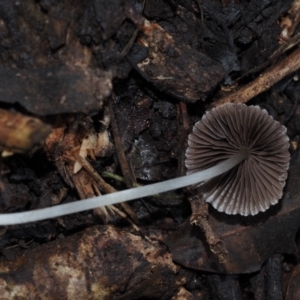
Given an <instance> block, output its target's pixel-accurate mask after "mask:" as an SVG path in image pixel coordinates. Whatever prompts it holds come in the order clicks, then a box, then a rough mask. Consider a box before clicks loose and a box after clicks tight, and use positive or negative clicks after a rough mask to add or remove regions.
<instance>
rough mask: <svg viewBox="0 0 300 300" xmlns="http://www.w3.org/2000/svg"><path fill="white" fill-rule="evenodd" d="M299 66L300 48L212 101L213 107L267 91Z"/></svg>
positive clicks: (241, 100) (246, 98)
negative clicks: (229, 92) (248, 81)
mask: <svg viewBox="0 0 300 300" xmlns="http://www.w3.org/2000/svg"><path fill="white" fill-rule="evenodd" d="M299 68H300V48H298V49H296V50H295V51H293V52H292V53H291V54H290V55H289V56H287V57H286V58H284V59H283V60H282V61H280V62H279V63H277V64H275V65H274V66H272V67H270V68H269V69H268V70H266V71H265V72H263V73H262V74H261V75H260V76H258V77H257V78H256V79H254V80H253V81H252V82H250V83H249V84H247V85H245V86H243V87H241V88H240V89H239V90H237V91H236V92H233V93H232V94H231V95H228V96H226V97H224V98H221V99H220V100H218V101H216V102H214V103H213V104H212V105H213V106H214V107H217V106H220V105H222V104H224V103H239V102H244V103H245V102H247V101H249V100H251V99H252V98H253V97H255V96H257V95H259V94H261V93H262V92H265V91H267V90H268V89H269V88H270V87H271V86H273V85H274V84H275V83H277V82H278V81H280V80H281V79H283V78H284V77H286V76H288V75H290V74H292V73H294V72H296V71H297V70H298V69H299Z"/></svg>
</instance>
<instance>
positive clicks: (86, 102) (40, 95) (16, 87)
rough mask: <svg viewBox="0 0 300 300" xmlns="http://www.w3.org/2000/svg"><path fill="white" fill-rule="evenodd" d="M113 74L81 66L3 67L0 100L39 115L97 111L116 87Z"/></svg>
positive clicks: (0, 77)
mask: <svg viewBox="0 0 300 300" xmlns="http://www.w3.org/2000/svg"><path fill="white" fill-rule="evenodd" d="M111 79H112V74H111V73H110V72H104V71H101V70H97V71H96V70H93V69H90V68H80V67H67V66H61V67H52V68H47V69H41V70H22V69H13V68H8V67H0V90H1V95H0V101H1V102H5V103H11V104H14V103H19V104H21V105H22V106H23V107H25V108H26V109H27V110H28V111H30V112H32V113H34V114H36V115H40V116H41V115H51V114H59V113H85V114H90V113H95V112H97V111H98V110H99V109H100V108H102V104H103V100H104V99H105V98H106V97H108V96H109V95H110V93H111V89H112V83H111Z"/></svg>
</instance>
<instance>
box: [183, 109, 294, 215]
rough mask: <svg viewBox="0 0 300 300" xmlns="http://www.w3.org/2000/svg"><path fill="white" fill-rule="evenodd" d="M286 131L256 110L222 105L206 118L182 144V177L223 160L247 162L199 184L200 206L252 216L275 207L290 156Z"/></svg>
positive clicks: (279, 196)
mask: <svg viewBox="0 0 300 300" xmlns="http://www.w3.org/2000/svg"><path fill="white" fill-rule="evenodd" d="M288 148H289V138H288V137H287V135H286V128H285V127H284V126H282V125H281V124H280V123H279V122H277V121H275V120H274V119H273V118H272V117H271V116H270V115H269V114H268V113H267V111H266V110H264V109H261V108H260V107H259V106H246V105H245V104H242V103H239V104H224V105H222V106H219V107H217V108H214V109H212V110H211V111H209V112H207V113H206V114H205V115H204V116H203V118H202V120H201V121H199V122H197V123H196V124H195V126H194V128H193V132H192V133H191V134H190V135H189V138H188V148H187V150H186V163H185V164H186V167H187V174H192V173H194V172H198V171H202V170H205V169H207V168H210V167H211V166H213V165H216V164H218V163H220V162H222V161H225V160H227V159H228V158H229V157H232V155H234V154H236V153H238V152H239V151H241V150H243V151H247V152H248V157H247V158H246V159H245V160H244V161H242V162H241V163H240V164H239V165H237V166H235V167H234V168H232V169H231V170H229V171H227V172H225V173H223V174H221V175H219V176H217V177H214V178H212V179H209V180H207V181H204V182H201V183H200V184H198V185H197V187H201V189H200V193H201V194H202V196H203V198H204V200H205V201H206V202H209V203H211V204H212V205H213V207H214V208H216V209H217V210H218V211H220V212H225V213H227V214H241V215H243V216H248V215H255V214H257V213H259V212H263V211H265V210H267V209H268V208H269V207H270V206H271V205H274V204H276V203H278V201H279V199H280V198H281V197H282V193H283V192H282V190H283V187H284V185H285V180H286V178H287V170H288V168H289V161H290V154H289V151H288Z"/></svg>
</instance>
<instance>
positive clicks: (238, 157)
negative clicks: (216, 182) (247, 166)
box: [0, 150, 249, 225]
mask: <svg viewBox="0 0 300 300" xmlns="http://www.w3.org/2000/svg"><path fill="white" fill-rule="evenodd" d="M248 156H249V153H248V151H247V150H241V151H240V152H239V153H237V154H235V155H234V156H232V157H231V158H229V159H227V160H226V161H224V162H222V163H220V164H218V165H216V166H214V167H211V168H209V169H206V170H203V171H200V172H196V173H193V174H190V175H186V176H183V177H178V178H174V179H170V180H166V181H162V182H159V183H154V184H149V185H146V186H142V187H137V188H132V189H128V190H124V191H121V192H117V193H112V194H107V195H104V196H99V197H94V198H89V199H85V200H82V201H75V202H72V203H66V204H60V205H56V206H52V207H48V208H43V209H36V210H32V211H26V212H18V213H7V214H0V225H16V224H23V223H29V222H35V221H41V220H46V219H51V218H56V217H61V216H65V215H69V214H73V213H78V212H82V211H85V210H89V209H94V208H96V207H102V206H107V205H113V204H117V203H121V202H125V201H130V200H134V199H139V198H142V197H148V196H151V195H155V194H159V193H164V192H168V191H171V190H176V189H179V188H183V187H186V186H189V185H194V184H197V183H199V182H202V181H205V180H208V179H211V178H213V177H216V176H218V175H221V174H222V173H225V172H227V171H229V170H230V169H232V168H233V167H235V166H236V165H238V164H239V163H240V162H242V161H243V160H244V159H246V158H247V157H248Z"/></svg>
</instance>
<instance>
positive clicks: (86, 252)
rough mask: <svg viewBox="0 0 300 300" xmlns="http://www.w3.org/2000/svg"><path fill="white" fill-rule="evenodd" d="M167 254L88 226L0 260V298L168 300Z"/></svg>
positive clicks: (129, 236)
mask: <svg viewBox="0 0 300 300" xmlns="http://www.w3.org/2000/svg"><path fill="white" fill-rule="evenodd" d="M177 271H178V268H177V267H176V266H175V265H174V264H173V263H172V261H171V257H170V254H169V253H168V252H167V251H166V249H164V247H162V246H159V245H158V244H157V243H154V244H152V243H150V242H149V241H147V240H145V239H143V238H142V237H140V236H137V235H135V234H133V233H130V232H128V231H119V230H117V229H116V228H114V227H111V226H103V227H91V228H89V229H87V230H85V231H83V232H81V233H79V234H76V235H74V236H71V237H67V238H65V239H62V240H57V241H55V242H52V243H48V244H46V245H43V246H40V247H38V248H36V249H34V250H27V251H25V252H24V253H23V255H21V256H19V257H18V258H16V259H15V260H14V261H10V262H7V261H5V260H3V259H2V261H0V294H1V297H2V298H1V299H21V298H22V299H49V300H50V299H53V300H54V299H55V300H56V299H95V300H96V299H122V300H125V299H127V300H131V299H141V298H142V297H151V299H170V297H171V296H172V295H173V294H174V292H175V291H176V290H177V288H178V285H179V284H180V282H181V284H182V283H183V282H184V280H183V281H182V280H181V281H180V280H179V279H178V278H177V277H176V273H177Z"/></svg>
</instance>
